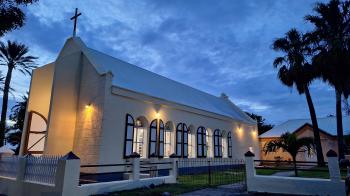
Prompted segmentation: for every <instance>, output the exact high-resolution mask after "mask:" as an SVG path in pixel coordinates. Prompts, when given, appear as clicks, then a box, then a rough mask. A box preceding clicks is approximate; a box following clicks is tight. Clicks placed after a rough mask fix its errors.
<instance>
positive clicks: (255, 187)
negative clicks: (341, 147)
mask: <svg viewBox="0 0 350 196" xmlns="http://www.w3.org/2000/svg"><path fill="white" fill-rule="evenodd" d="M327 156H328V169H329V175H330V179H318V178H300V177H282V176H264V175H256V170H255V164H254V154H253V153H251V152H247V153H246V154H245V159H246V161H245V162H246V172H247V188H248V192H262V193H276V194H297V195H320V196H321V195H324V196H343V195H344V196H345V182H344V181H343V180H341V176H340V169H339V163H338V157H337V156H336V154H335V152H334V151H330V152H328V153H327Z"/></svg>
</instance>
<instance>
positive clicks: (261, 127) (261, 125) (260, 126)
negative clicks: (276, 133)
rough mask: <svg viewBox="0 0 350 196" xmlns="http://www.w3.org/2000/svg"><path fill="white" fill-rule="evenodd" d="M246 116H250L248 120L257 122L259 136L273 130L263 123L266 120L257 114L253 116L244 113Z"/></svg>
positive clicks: (252, 114)
mask: <svg viewBox="0 0 350 196" xmlns="http://www.w3.org/2000/svg"><path fill="white" fill-rule="evenodd" d="M246 114H247V115H248V116H250V118H252V119H254V120H256V121H257V123H258V135H261V134H263V133H265V132H266V131H268V130H270V129H272V128H273V125H272V124H267V123H266V122H265V121H266V119H265V118H263V117H262V116H259V115H258V114H254V113H249V112H246Z"/></svg>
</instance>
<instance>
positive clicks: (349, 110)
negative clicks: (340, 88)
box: [343, 99, 350, 116]
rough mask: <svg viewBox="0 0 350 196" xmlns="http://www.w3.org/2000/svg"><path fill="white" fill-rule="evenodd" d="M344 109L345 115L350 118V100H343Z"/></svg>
mask: <svg viewBox="0 0 350 196" xmlns="http://www.w3.org/2000/svg"><path fill="white" fill-rule="evenodd" d="M343 103H344V107H343V110H344V112H345V115H347V116H350V105H349V101H348V99H343Z"/></svg>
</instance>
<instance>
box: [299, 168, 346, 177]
mask: <svg viewBox="0 0 350 196" xmlns="http://www.w3.org/2000/svg"><path fill="white" fill-rule="evenodd" d="M312 169H319V170H325V171H299V172H298V175H299V177H304V178H324V179H329V172H328V167H314V168H312ZM340 175H341V177H342V179H345V177H346V170H341V171H340Z"/></svg>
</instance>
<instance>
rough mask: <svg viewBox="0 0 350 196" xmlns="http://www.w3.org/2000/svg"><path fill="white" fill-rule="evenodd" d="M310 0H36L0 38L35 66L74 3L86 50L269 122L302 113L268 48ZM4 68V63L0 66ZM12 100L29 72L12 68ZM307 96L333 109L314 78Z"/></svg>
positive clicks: (66, 25) (64, 33)
mask: <svg viewBox="0 0 350 196" xmlns="http://www.w3.org/2000/svg"><path fill="white" fill-rule="evenodd" d="M315 3H316V1H312V0H293V1H291V0H278V1H277V0H264V1H261V0H245V1H239V0H218V1H211V0H191V1H188V0H174V1H164V0H143V1H141V0H140V1H136V0H124V1H122V0H118V1H115V0H104V1H96V0H79V1H78V0H75V1H72V0H60V1H57V0H40V1H39V2H38V3H35V4H34V5H29V6H28V7H26V8H24V11H25V13H26V16H27V20H26V25H25V26H24V27H22V28H21V29H19V30H16V31H13V32H11V33H8V34H6V35H5V36H4V37H2V38H1V41H5V40H16V41H18V42H21V43H24V44H26V45H27V46H28V47H29V49H30V54H32V55H33V56H37V57H39V59H38V60H37V65H38V66H41V65H44V64H47V63H50V62H52V61H54V60H55V58H56V57H57V55H58V52H59V51H60V49H61V48H62V46H63V44H64V42H65V40H66V39H67V38H69V37H70V36H71V35H72V29H73V22H72V21H71V20H70V19H69V18H70V17H71V16H73V14H74V11H75V8H76V7H78V8H79V11H80V12H82V15H81V16H80V17H79V19H78V31H77V35H78V36H79V37H80V38H81V39H82V40H83V41H84V42H85V43H86V44H87V45H88V46H89V47H91V48H94V49H97V50H99V51H102V52H104V53H107V54H109V55H111V56H114V57H116V58H119V59H122V60H124V61H127V62H130V63H132V64H135V65H137V66H140V67H142V68H145V69H148V70H150V71H153V72H156V73H158V74H160V75H163V76H165V77H168V78H171V79H174V80H176V81H179V82H181V83H184V84H187V85H190V86H192V87H195V88H198V89H200V90H203V91H205V92H208V93H211V94H213V95H216V96H219V95H220V94H221V93H225V94H226V95H228V96H229V98H230V99H231V100H232V101H233V102H234V103H235V104H236V105H238V106H239V107H240V108H241V109H243V110H244V111H248V112H253V113H257V114H259V115H262V116H263V117H264V118H266V119H267V121H268V122H270V123H273V124H276V123H281V122H283V121H285V120H288V119H294V118H309V112H308V107H307V104H306V99H305V96H304V95H299V94H298V92H297V91H296V90H295V89H291V88H288V87H286V86H283V85H282V84H281V82H280V81H279V80H278V79H277V70H276V69H274V68H273V66H272V62H273V60H274V58H276V57H277V56H279V55H280V54H279V53H277V52H275V51H273V50H272V49H271V44H272V42H273V40H275V39H276V38H279V37H282V36H283V35H284V33H285V32H287V31H288V30H289V29H291V28H297V29H299V30H301V31H303V32H306V31H308V30H310V29H311V28H312V26H311V24H308V23H307V22H305V21H304V20H303V17H304V16H305V15H307V14H311V13H313V12H312V8H313V6H314V5H315ZM1 70H2V71H3V72H4V71H6V69H5V68H1ZM12 82H13V83H12V87H13V88H15V89H16V92H15V93H14V96H11V99H12V102H13V101H17V100H19V98H20V96H21V95H22V94H24V93H25V92H26V91H28V88H29V83H30V77H29V76H23V75H21V74H18V73H16V74H15V75H14V78H13V80H12ZM310 88H311V90H310V91H311V94H312V97H313V101H314V103H315V108H316V113H317V115H318V117H325V116H327V115H329V114H334V113H335V95H334V90H333V89H332V88H331V87H329V86H328V85H326V84H324V83H322V82H320V81H315V82H314V83H313V84H312V85H311V87H310Z"/></svg>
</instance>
